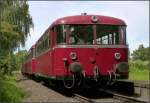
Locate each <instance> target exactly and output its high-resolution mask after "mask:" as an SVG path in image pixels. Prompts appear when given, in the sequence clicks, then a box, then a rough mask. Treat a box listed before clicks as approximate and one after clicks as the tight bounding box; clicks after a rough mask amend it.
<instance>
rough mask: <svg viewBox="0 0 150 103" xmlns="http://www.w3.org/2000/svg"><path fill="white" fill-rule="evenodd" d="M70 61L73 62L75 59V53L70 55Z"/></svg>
mask: <svg viewBox="0 0 150 103" xmlns="http://www.w3.org/2000/svg"><path fill="white" fill-rule="evenodd" d="M70 59H72V60H75V59H77V54H76V53H75V52H71V53H70Z"/></svg>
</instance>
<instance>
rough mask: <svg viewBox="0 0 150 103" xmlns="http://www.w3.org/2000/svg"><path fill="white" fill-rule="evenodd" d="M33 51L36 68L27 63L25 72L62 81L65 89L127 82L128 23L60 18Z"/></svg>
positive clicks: (82, 17)
mask: <svg viewBox="0 0 150 103" xmlns="http://www.w3.org/2000/svg"><path fill="white" fill-rule="evenodd" d="M31 50H32V51H34V52H33V54H32V55H34V56H32V57H33V58H32V59H31V58H30V60H29V62H30V63H31V61H32V63H33V65H34V66H31V65H30V63H28V61H26V63H27V65H29V66H26V65H24V70H23V71H24V72H26V73H32V74H33V75H39V76H43V77H48V78H51V79H54V80H62V81H63V83H64V86H65V87H66V88H73V87H74V86H75V85H76V84H81V82H82V81H84V80H93V81H96V83H98V82H99V81H101V80H105V81H111V80H112V79H127V78H128V69H129V67H128V45H127V44H126V23H125V22H124V21H123V20H121V19H117V18H114V17H108V16H101V15H86V14H85V15H76V16H68V17H64V18H60V19H58V20H56V21H55V22H53V24H52V25H51V26H50V27H49V28H48V29H47V30H46V31H45V32H44V34H43V35H42V36H41V38H40V39H39V40H38V41H37V42H36V44H35V46H34V48H33V49H31ZM31 67H32V69H33V70H32V69H31ZM35 67H36V68H35ZM31 71H32V72H31Z"/></svg>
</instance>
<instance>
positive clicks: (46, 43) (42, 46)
mask: <svg viewBox="0 0 150 103" xmlns="http://www.w3.org/2000/svg"><path fill="white" fill-rule="evenodd" d="M49 47H50V35H49V32H46V34H44V36H43V37H42V38H41V40H40V41H39V42H38V43H37V46H36V55H39V54H41V53H42V52H44V51H46V50H48V49H49Z"/></svg>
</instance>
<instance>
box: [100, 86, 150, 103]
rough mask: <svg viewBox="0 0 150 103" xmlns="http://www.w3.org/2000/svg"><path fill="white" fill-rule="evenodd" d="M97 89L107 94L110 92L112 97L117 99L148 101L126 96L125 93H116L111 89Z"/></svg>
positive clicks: (138, 101)
mask: <svg viewBox="0 0 150 103" xmlns="http://www.w3.org/2000/svg"><path fill="white" fill-rule="evenodd" d="M99 91H102V92H105V93H108V94H112V95H113V98H114V99H119V100H120V101H124V102H129V103H130V102H131V103H148V101H144V100H140V99H138V98H135V97H131V96H127V95H122V94H119V93H116V92H115V91H111V90H108V89H104V88H101V89H99Z"/></svg>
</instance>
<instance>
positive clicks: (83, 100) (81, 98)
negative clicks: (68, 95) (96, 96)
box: [73, 94, 96, 103]
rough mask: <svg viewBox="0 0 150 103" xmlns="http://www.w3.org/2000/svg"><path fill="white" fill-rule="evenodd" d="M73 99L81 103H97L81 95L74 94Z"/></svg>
mask: <svg viewBox="0 0 150 103" xmlns="http://www.w3.org/2000/svg"><path fill="white" fill-rule="evenodd" d="M73 98H74V99H77V100H78V101H79V102H81V103H96V102H95V101H93V100H92V99H89V98H87V97H84V96H81V95H79V94H73Z"/></svg>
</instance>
